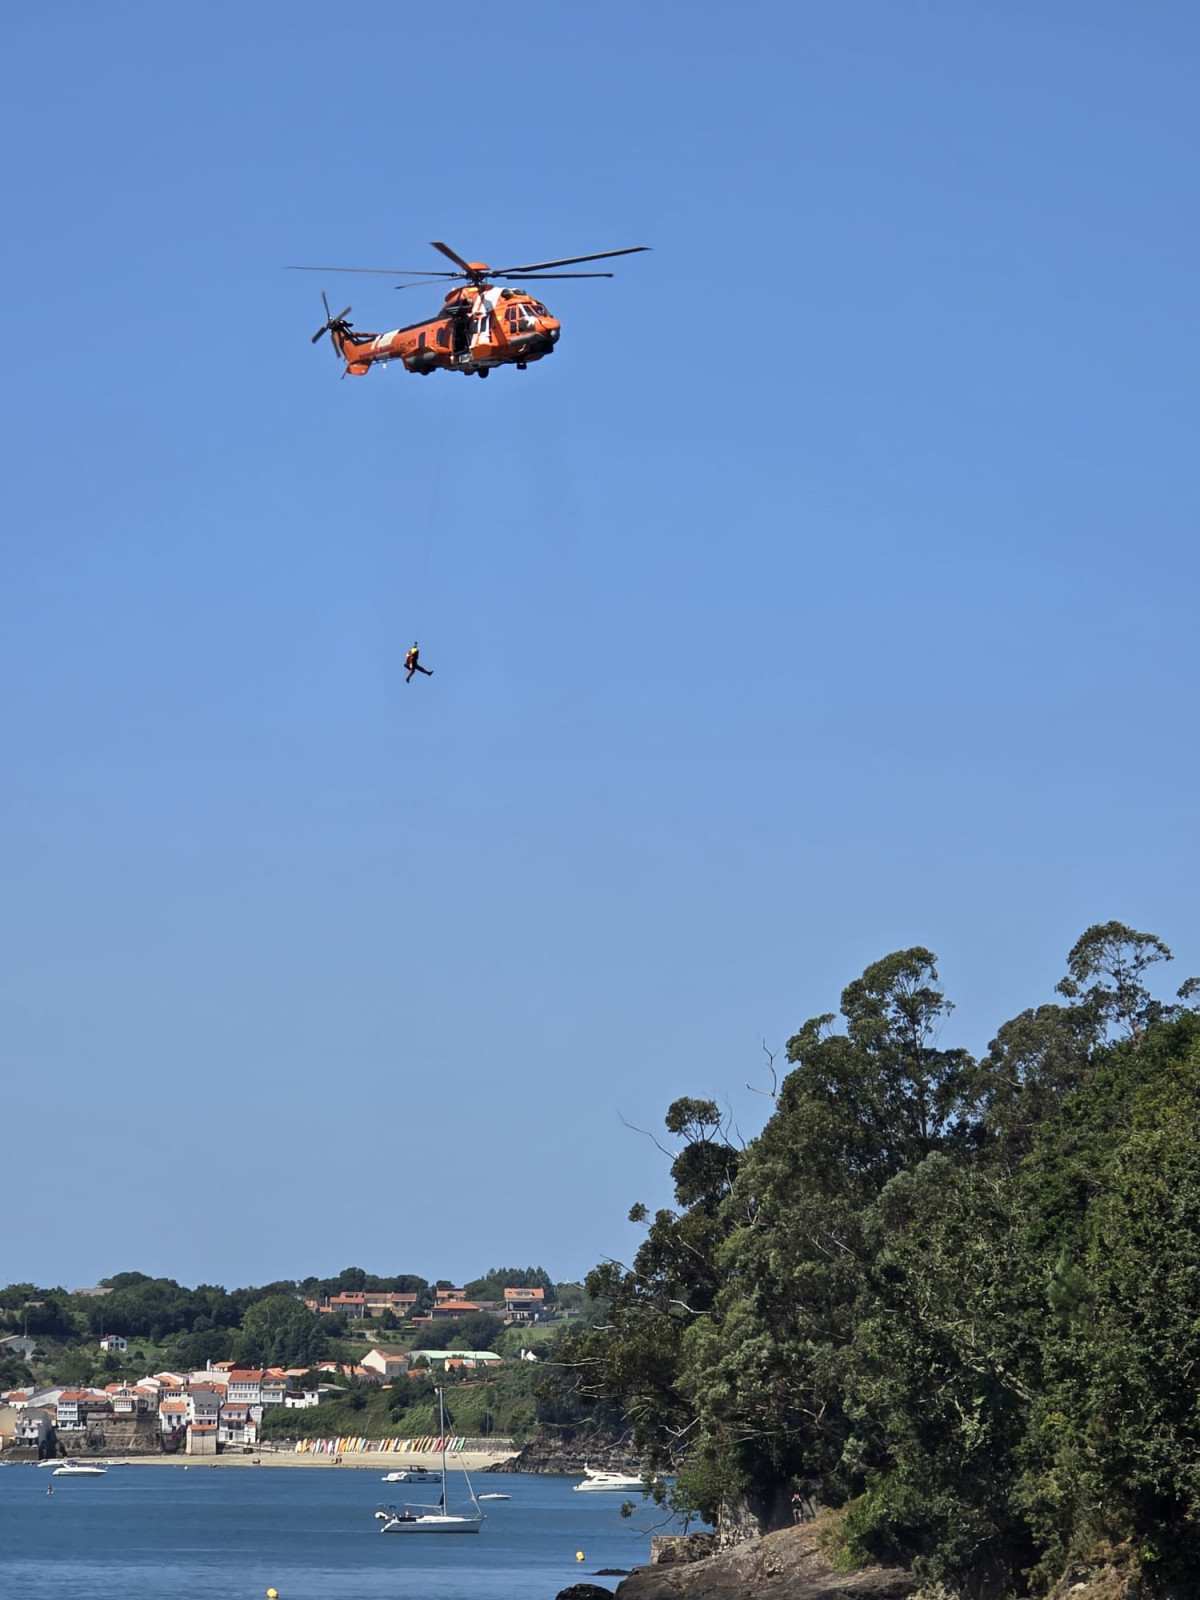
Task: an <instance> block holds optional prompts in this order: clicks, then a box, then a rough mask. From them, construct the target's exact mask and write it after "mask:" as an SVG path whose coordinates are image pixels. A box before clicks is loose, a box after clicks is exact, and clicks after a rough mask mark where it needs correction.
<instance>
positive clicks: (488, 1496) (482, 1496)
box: [475, 1491, 512, 1500]
mask: <svg viewBox="0 0 1200 1600" xmlns="http://www.w3.org/2000/svg"><path fill="white" fill-rule="evenodd" d="M475 1498H476V1500H511V1499H512V1495H510V1494H497V1493H495V1492H494V1491H493V1493H491V1494H477V1495H476V1496H475Z"/></svg>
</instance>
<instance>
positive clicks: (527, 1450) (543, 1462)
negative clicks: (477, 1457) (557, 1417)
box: [483, 1439, 642, 1478]
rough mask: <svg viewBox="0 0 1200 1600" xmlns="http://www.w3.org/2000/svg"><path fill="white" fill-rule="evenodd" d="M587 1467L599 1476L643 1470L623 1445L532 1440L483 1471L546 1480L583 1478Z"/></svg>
mask: <svg viewBox="0 0 1200 1600" xmlns="http://www.w3.org/2000/svg"><path fill="white" fill-rule="evenodd" d="M587 1467H593V1468H595V1469H596V1470H598V1471H600V1472H630V1473H637V1472H640V1471H641V1470H642V1464H641V1462H640V1461H639V1460H638V1458H637V1456H635V1455H634V1454H633V1453H632V1452H631V1451H630V1450H629V1449H628V1448H627V1447H625V1446H622V1445H620V1444H606V1445H596V1444H592V1445H584V1444H577V1443H574V1442H572V1443H570V1444H562V1443H558V1442H552V1443H547V1441H546V1440H544V1439H534V1440H531V1441H530V1443H529V1444H527V1445H525V1446H523V1448H522V1449H520V1450H519V1451H518V1452H517V1453H516V1455H512V1456H508V1457H506V1458H505V1460H504V1461H503V1462H497V1464H496V1465H495V1466H492V1467H484V1468H483V1471H485V1472H524V1473H531V1474H536V1475H539V1476H545V1477H560V1478H582V1477H583V1475H584V1471H585V1469H586V1468H587Z"/></svg>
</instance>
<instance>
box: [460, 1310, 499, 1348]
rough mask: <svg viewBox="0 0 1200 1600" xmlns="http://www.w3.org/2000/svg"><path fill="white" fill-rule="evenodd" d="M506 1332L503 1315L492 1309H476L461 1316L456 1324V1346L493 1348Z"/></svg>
mask: <svg viewBox="0 0 1200 1600" xmlns="http://www.w3.org/2000/svg"><path fill="white" fill-rule="evenodd" d="M503 1332H504V1320H503V1318H502V1317H494V1316H493V1315H492V1314H491V1312H490V1311H475V1312H473V1313H472V1314H471V1315H469V1316H466V1317H459V1319H458V1320H457V1322H455V1324H454V1347H455V1348H456V1349H462V1350H491V1349H492V1347H493V1346H494V1345H495V1343H496V1341H497V1340H498V1339H499V1337H500V1335H501V1334H502V1333H503Z"/></svg>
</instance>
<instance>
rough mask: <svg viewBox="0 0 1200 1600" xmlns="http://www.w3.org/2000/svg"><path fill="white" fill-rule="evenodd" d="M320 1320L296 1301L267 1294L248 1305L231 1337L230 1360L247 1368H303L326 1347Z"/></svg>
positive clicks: (321, 1357)
mask: <svg viewBox="0 0 1200 1600" xmlns="http://www.w3.org/2000/svg"><path fill="white" fill-rule="evenodd" d="M328 1347H329V1346H328V1340H327V1338H326V1334H325V1330H324V1328H322V1327H321V1319H320V1318H318V1317H314V1316H313V1314H312V1312H311V1311H309V1310H308V1309H307V1307H306V1306H305V1305H304V1304H303V1302H302V1301H300V1300H294V1299H292V1298H291V1297H290V1296H289V1295H270V1296H268V1298H267V1299H265V1300H258V1301H255V1303H254V1304H253V1305H252V1306H250V1308H249V1309H248V1310H247V1312H246V1315H245V1316H244V1317H243V1319H242V1328H241V1332H240V1333H239V1334H238V1335H237V1337H236V1339H235V1340H234V1360H236V1361H238V1362H240V1363H241V1364H242V1365H244V1366H250V1367H305V1366H312V1365H313V1364H314V1363H315V1362H318V1361H321V1360H323V1359H324V1357H325V1355H326V1352H327V1350H328Z"/></svg>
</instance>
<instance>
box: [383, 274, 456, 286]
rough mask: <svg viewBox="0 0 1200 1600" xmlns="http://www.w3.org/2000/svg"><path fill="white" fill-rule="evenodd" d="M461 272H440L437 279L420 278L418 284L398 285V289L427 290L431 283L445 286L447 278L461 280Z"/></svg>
mask: <svg viewBox="0 0 1200 1600" xmlns="http://www.w3.org/2000/svg"><path fill="white" fill-rule="evenodd" d="M461 277H462V273H461V272H439V273H438V275H437V277H436V278H418V279H417V281H416V283H398V284H396V288H397V289H427V288H428V287H429V285H430V284H431V283H436V284H444V283H445V281H446V279H447V278H461Z"/></svg>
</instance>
